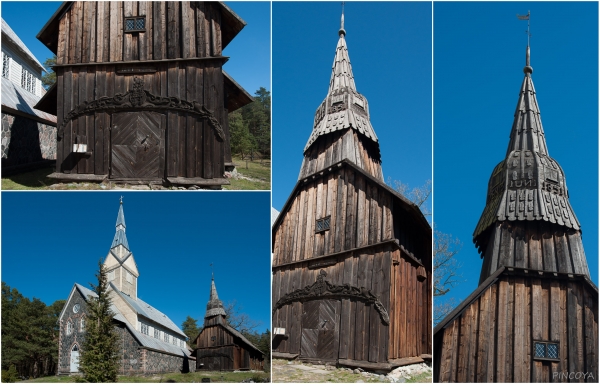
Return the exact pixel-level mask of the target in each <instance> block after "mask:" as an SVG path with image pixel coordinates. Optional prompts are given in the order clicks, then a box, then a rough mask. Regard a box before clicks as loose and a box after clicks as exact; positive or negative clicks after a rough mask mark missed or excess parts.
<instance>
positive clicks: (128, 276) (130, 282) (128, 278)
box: [125, 270, 133, 284]
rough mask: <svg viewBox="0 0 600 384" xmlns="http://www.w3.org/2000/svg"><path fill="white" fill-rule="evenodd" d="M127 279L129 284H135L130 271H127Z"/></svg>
mask: <svg viewBox="0 0 600 384" xmlns="http://www.w3.org/2000/svg"><path fill="white" fill-rule="evenodd" d="M125 277H126V279H127V282H128V283H129V284H133V275H132V274H131V273H129V271H127V270H126V271H125Z"/></svg>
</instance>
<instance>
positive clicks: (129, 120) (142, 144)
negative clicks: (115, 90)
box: [110, 111, 164, 180]
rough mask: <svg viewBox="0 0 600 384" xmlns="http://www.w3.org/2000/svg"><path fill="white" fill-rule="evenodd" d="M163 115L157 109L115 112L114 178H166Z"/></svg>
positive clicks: (112, 170)
mask: <svg viewBox="0 0 600 384" xmlns="http://www.w3.org/2000/svg"><path fill="white" fill-rule="evenodd" d="M162 119H163V115H161V114H159V113H156V112H149V111H139V112H120V113H115V114H113V115H112V124H111V158H110V160H111V164H110V177H111V178H112V179H133V178H135V179H147V180H157V179H162V176H163V175H162V172H161V171H162V169H164V168H163V164H164V161H163V157H164V138H163V131H164V129H162V126H163V125H164V124H162Z"/></svg>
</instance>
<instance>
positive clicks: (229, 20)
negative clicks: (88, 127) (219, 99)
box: [36, 1, 246, 55]
mask: <svg viewBox="0 0 600 384" xmlns="http://www.w3.org/2000/svg"><path fill="white" fill-rule="evenodd" d="M73 3H74V2H73V1H65V2H63V3H62V4H61V5H60V7H58V9H57V10H56V12H54V14H53V15H52V17H50V20H48V21H47V22H46V24H45V25H44V26H43V27H42V29H41V30H40V32H39V33H38V34H37V35H36V38H37V39H38V40H39V41H41V42H42V43H43V44H44V45H45V46H46V47H47V48H48V49H49V50H51V51H52V53H54V54H55V55H56V54H57V52H58V28H59V21H60V19H61V18H62V17H63V15H64V14H65V13H67V12H68V11H69V9H71V6H72V5H73ZM218 4H219V6H221V11H222V13H221V34H222V35H221V39H222V46H223V49H225V47H227V45H228V44H229V43H230V42H231V40H233V39H234V38H235V37H236V36H237V34H238V33H240V31H241V30H242V29H243V28H244V27H245V26H246V22H245V21H244V20H243V19H242V18H241V17H239V16H238V15H237V14H236V13H235V12H233V10H232V9H231V8H229V7H228V6H227V5H225V3H223V2H219V3H218Z"/></svg>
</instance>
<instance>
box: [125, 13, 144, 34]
mask: <svg viewBox="0 0 600 384" xmlns="http://www.w3.org/2000/svg"><path fill="white" fill-rule="evenodd" d="M139 19H143V20H144V28H143V29H127V20H133V25H134V27H135V25H136V24H137V21H138V20H139ZM123 32H125V33H139V32H146V16H145V15H140V16H127V17H125V18H123Z"/></svg>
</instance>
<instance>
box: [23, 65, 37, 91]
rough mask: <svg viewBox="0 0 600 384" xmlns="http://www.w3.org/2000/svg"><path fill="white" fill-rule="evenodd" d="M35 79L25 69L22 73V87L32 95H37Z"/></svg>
mask: <svg viewBox="0 0 600 384" xmlns="http://www.w3.org/2000/svg"><path fill="white" fill-rule="evenodd" d="M35 80H36V79H35V78H34V77H33V75H32V74H31V73H29V71H28V70H26V69H25V68H23V69H22V72H21V87H22V88H23V89H25V90H27V91H29V92H31V93H35Z"/></svg>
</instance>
